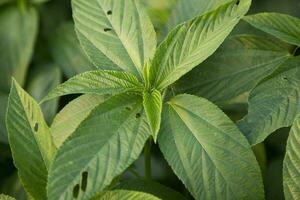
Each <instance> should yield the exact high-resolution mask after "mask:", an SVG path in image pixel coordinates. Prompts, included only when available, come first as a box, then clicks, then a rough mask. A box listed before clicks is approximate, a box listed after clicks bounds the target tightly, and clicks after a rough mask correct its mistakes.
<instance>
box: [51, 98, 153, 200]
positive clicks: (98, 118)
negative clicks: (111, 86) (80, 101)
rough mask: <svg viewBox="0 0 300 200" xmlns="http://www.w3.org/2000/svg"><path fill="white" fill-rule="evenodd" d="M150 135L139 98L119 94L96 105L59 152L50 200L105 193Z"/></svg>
mask: <svg viewBox="0 0 300 200" xmlns="http://www.w3.org/2000/svg"><path fill="white" fill-rule="evenodd" d="M149 133H150V129H149V126H148V123H147V119H146V115H145V113H144V111H143V108H142V99H141V98H140V97H139V96H136V95H118V96H114V97H112V98H110V99H108V100H107V101H105V102H104V103H102V104H99V105H98V106H96V107H95V108H94V109H93V110H92V111H91V112H90V114H89V115H88V116H87V117H86V118H85V120H83V122H82V123H81V124H80V125H79V126H78V128H77V129H76V130H75V132H74V133H73V134H72V135H71V136H70V137H69V138H68V139H67V140H66V141H65V142H64V143H63V145H62V146H61V147H60V149H59V150H58V152H57V154H56V157H55V159H54V161H53V164H52V166H51V169H50V174H49V179H48V197H49V200H57V199H72V198H73V195H74V193H73V192H75V194H76V195H78V199H82V200H86V199H90V198H91V197H92V196H94V195H95V194H96V193H97V192H99V191H102V190H103V189H104V188H105V187H106V186H108V185H109V184H110V182H111V181H112V180H113V178H114V177H116V176H118V175H120V174H121V173H122V172H123V171H124V170H125V169H126V168H127V167H129V166H130V165H131V164H132V163H133V162H134V161H135V160H136V159H137V158H138V156H139V155H140V153H141V151H142V149H143V146H144V144H145V142H146V140H147V139H148V138H149V136H150V134H149ZM84 174H85V177H86V178H85V181H84V182H85V186H84V187H83V188H82V179H83V178H82V177H83V175H84ZM78 187H80V188H79V191H78ZM77 193H78V194H77ZM76 195H75V196H76Z"/></svg>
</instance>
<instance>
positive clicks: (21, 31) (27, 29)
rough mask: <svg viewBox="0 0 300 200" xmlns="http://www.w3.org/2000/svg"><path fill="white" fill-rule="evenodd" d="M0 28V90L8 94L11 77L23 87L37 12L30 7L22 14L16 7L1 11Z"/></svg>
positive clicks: (35, 31) (33, 40)
mask: <svg viewBox="0 0 300 200" xmlns="http://www.w3.org/2000/svg"><path fill="white" fill-rule="evenodd" d="M0 27H1V29H0V60H1V63H0V69H1V73H0V90H1V91H5V92H9V88H10V84H11V77H12V76H13V77H15V78H16V80H17V81H18V82H19V83H20V84H21V85H24V82H25V77H26V72H27V68H28V65H29V62H30V58H31V54H32V51H33V46H34V42H35V39H36V34H37V27H38V16H37V12H36V10H35V9H34V8H32V7H28V9H27V10H24V12H21V11H20V10H19V9H18V8H17V7H6V8H4V9H1V12H0Z"/></svg>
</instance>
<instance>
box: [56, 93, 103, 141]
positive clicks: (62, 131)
mask: <svg viewBox="0 0 300 200" xmlns="http://www.w3.org/2000/svg"><path fill="white" fill-rule="evenodd" d="M105 99H106V97H104V96H101V95H95V94H86V95H82V96H80V97H78V98H77V99H75V100H73V101H71V102H70V103H69V104H67V105H66V106H65V107H64V108H63V109H62V110H61V111H60V112H59V113H58V114H57V115H56V117H55V118H54V121H53V123H52V125H51V134H52V136H53V141H54V144H55V145H56V146H57V147H60V146H61V145H62V144H63V142H64V141H65V140H66V139H67V138H68V137H69V136H70V135H71V134H72V133H73V132H74V131H75V130H76V128H77V127H78V126H79V125H80V123H81V122H82V121H83V120H84V119H85V118H86V117H87V116H88V115H89V114H90V112H91V111H92V110H93V109H94V108H95V107H96V106H97V105H99V104H100V103H102V102H104V100H105Z"/></svg>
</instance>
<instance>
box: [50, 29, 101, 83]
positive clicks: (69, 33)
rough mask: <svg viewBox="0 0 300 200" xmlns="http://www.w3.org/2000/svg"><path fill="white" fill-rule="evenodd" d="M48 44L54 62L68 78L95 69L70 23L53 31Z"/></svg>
mask: <svg viewBox="0 0 300 200" xmlns="http://www.w3.org/2000/svg"><path fill="white" fill-rule="evenodd" d="M49 44H50V48H51V53H52V56H53V58H54V60H55V62H56V63H57V64H58V65H59V66H60V67H61V69H62V70H63V72H64V73H65V74H66V76H67V77H68V78H71V77H72V76H75V75H77V74H80V73H83V72H86V71H91V70H94V69H95V67H94V66H93V64H92V63H91V62H89V59H88V57H87V56H86V55H85V54H84V52H83V50H82V49H81V46H80V44H79V41H78V39H77V37H76V33H75V31H74V25H73V24H72V23H64V24H62V25H61V26H60V27H59V28H58V29H57V30H55V32H54V34H53V35H51V39H50V42H49Z"/></svg>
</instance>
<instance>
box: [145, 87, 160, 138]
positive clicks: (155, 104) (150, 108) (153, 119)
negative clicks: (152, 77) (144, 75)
mask: <svg viewBox="0 0 300 200" xmlns="http://www.w3.org/2000/svg"><path fill="white" fill-rule="evenodd" d="M143 100H144V101H143V105H144V108H145V112H146V116H147V119H148V122H149V124H150V128H151V133H152V136H153V139H154V141H155V142H156V139H157V134H158V131H159V128H160V123H161V111H162V101H163V100H162V96H161V93H160V92H159V91H158V90H153V91H151V92H148V91H145V92H143Z"/></svg>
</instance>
